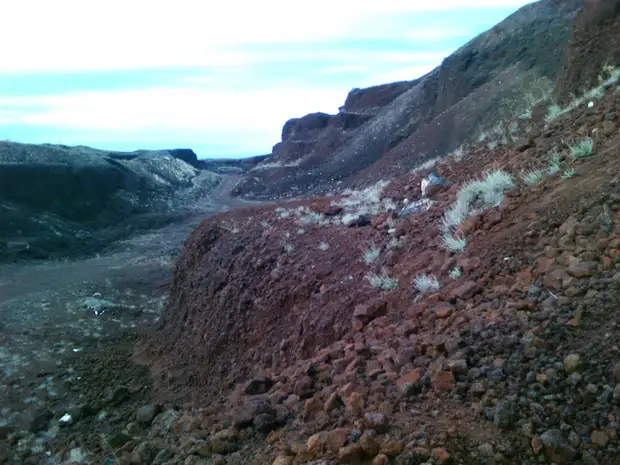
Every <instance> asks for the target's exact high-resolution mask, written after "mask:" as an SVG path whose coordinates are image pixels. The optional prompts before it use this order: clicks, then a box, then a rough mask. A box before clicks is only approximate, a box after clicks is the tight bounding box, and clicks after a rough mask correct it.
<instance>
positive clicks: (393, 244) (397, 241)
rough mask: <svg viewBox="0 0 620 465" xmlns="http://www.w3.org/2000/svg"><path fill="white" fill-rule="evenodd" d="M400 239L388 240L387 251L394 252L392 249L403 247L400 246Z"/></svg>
mask: <svg viewBox="0 0 620 465" xmlns="http://www.w3.org/2000/svg"><path fill="white" fill-rule="evenodd" d="M402 239H403V238H402V237H401V238H398V237H392V238H391V239H390V242H388V245H387V246H388V249H390V250H394V249H398V248H400V247H402V245H403V244H402Z"/></svg>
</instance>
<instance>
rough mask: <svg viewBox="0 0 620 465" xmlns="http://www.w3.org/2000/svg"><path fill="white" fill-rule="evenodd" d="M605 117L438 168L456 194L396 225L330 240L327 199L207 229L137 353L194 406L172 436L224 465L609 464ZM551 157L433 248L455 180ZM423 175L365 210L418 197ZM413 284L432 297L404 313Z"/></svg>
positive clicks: (609, 144) (613, 262)
mask: <svg viewBox="0 0 620 465" xmlns="http://www.w3.org/2000/svg"><path fill="white" fill-rule="evenodd" d="M619 118H620V93H619V92H617V91H615V87H614V88H610V89H608V90H607V93H606V95H605V97H604V98H603V99H601V100H600V101H597V102H596V105H595V106H594V108H591V109H588V108H587V105H585V104H584V105H582V106H581V107H579V108H577V109H576V110H574V111H573V112H571V113H568V114H566V115H564V116H562V117H559V118H558V119H557V120H554V121H553V122H551V123H550V124H549V125H547V126H546V127H545V128H544V129H543V128H540V135H539V136H538V137H537V138H535V139H527V138H526V139H524V140H523V141H522V142H521V143H520V144H517V146H515V147H514V148H512V149H508V148H503V149H500V150H495V151H490V150H488V149H487V148H486V147H479V148H477V149H475V150H473V151H472V152H471V153H469V154H468V155H466V157H465V158H464V160H463V161H461V162H455V161H454V160H451V159H446V161H445V163H442V164H439V165H438V166H437V167H436V171H437V172H438V173H439V174H440V175H441V176H443V177H445V178H447V179H449V180H451V181H454V182H455V183H456V184H455V185H454V186H452V187H451V188H449V189H448V190H443V191H440V192H435V193H434V194H433V195H432V197H431V198H432V200H434V201H435V203H432V205H431V207H430V209H428V211H425V212H422V213H418V214H414V215H413V216H411V217H409V218H408V219H402V218H399V217H397V215H396V214H395V213H379V214H377V215H371V216H369V217H368V219H367V220H365V221H363V222H361V223H360V222H359V221H358V222H357V223H355V222H354V224H355V225H353V226H347V225H345V224H343V223H342V221H333V220H334V218H336V219H340V218H342V216H343V214H345V213H346V211H347V208H346V207H345V210H344V211H341V210H342V209H341V208H339V207H335V206H333V205H332V204H333V203H334V202H333V201H334V200H335V201H336V202H335V203H338V200H339V199H338V198H317V199H309V200H306V201H301V202H296V203H290V204H283V205H281V207H280V210H276V209H274V207H262V208H254V209H245V210H238V211H235V212H233V213H228V214H225V215H219V216H215V217H212V218H209V219H206V220H205V221H204V222H203V223H202V224H201V225H200V227H199V228H198V229H197V230H196V231H195V232H194V233H193V234H192V235H191V236H190V238H189V240H188V242H187V245H186V248H185V249H184V251H183V252H182V254H181V255H180V258H179V261H178V264H177V268H176V271H175V276H174V281H173V284H172V288H171V298H170V303H169V306H168V308H167V309H166V311H165V312H164V314H163V316H162V319H161V324H160V328H159V330H158V331H157V333H156V335H155V339H154V340H153V343H151V344H148V350H146V351H145V352H143V356H144V355H145V354H146V353H148V354H150V357H151V359H150V360H151V363H152V369H153V370H154V372H155V373H156V379H157V385H156V389H157V390H158V392H159V393H160V394H161V395H162V396H164V395H165V396H169V397H165V398H167V399H168V400H171V399H175V400H177V401H181V400H183V401H187V402H193V405H200V406H203V407H205V406H209V407H208V408H206V409H205V410H196V411H194V413H193V414H192V416H191V420H188V421H189V422H190V423H191V422H196V426H195V428H196V431H208V432H209V433H210V434H211V436H210V437H209V438H208V439H206V442H205V443H204V444H206V445H205V447H207V448H208V449H209V451H210V453H211V454H212V455H210V457H213V456H215V457H218V459H219V458H221V459H222V460H223V462H222V463H271V462H273V461H277V463H300V464H301V463H311V461H312V460H315V461H316V460H318V461H316V462H312V463H371V462H372V463H375V464H378V463H385V464H387V463H398V464H419V463H427V462H428V463H464V464H473V463H497V464H500V463H510V464H512V463H515V464H517V463H518V464H527V463H531V464H533V463H541V462H542V463H556V464H572V463H584V464H586V463H600V464H614V463H618V460H619V459H620V444H619V443H618V441H617V433H618V432H620V424H618V423H617V420H616V419H617V418H618V415H620V352H619V349H620V348H619V347H618V346H617V341H618V340H619V339H618V337H619V336H620V326H619V324H620V317H619V316H618V314H617V308H618V303H619V302H618V289H619V288H618V285H619V283H620V281H619V280H620V235H619V233H618V229H617V224H618V221H619V220H620V214H619V213H618V212H619V211H620V195H618V193H617V191H618V188H619V187H620V178H619V177H618V175H617V173H618V168H620V161H619V159H618V155H620V145H619V144H620V135H619V134H618V131H617V124H618V122H619V121H620V119H619ZM592 134H594V135H595V136H594V137H596V139H595V143H594V153H593V155H591V156H590V157H587V158H583V159H573V158H571V156H570V155H569V151H570V150H569V148H568V146H567V144H566V142H567V141H572V140H575V139H578V138H580V137H585V136H588V135H592ZM554 149H556V150H557V151H558V153H561V154H562V155H561V157H560V159H561V160H562V161H560V168H559V169H558V170H557V173H554V174H547V175H545V176H543V178H542V179H541V180H540V181H539V182H537V183H534V184H531V185H530V184H526V183H524V182H523V181H521V180H520V179H519V181H518V182H517V186H516V187H514V188H512V189H510V190H509V191H507V192H506V197H505V199H504V201H503V203H502V204H501V205H500V206H499V207H494V208H489V209H487V210H485V211H484V212H483V213H481V214H479V215H477V216H474V217H471V218H470V219H468V220H466V221H465V222H464V223H463V224H462V226H461V228H460V234H461V235H462V236H463V237H465V238H466V239H467V245H466V247H465V249H464V250H463V251H462V252H459V253H453V252H450V251H448V250H446V248H445V247H444V246H443V241H442V233H441V220H442V217H443V215H444V213H445V211H446V210H447V209H448V207H449V206H450V205H451V204H452V203H453V202H454V201H455V198H456V194H457V192H458V190H459V188H460V187H461V186H463V183H465V182H467V181H469V180H471V179H472V178H475V177H477V176H480V174H481V173H484V171H485V170H487V169H496V168H502V169H504V170H506V171H507V172H509V173H512V174H513V175H514V176H515V178H516V179H518V178H519V173H520V172H521V171H522V170H535V169H544V170H546V169H547V168H548V165H549V163H550V153H551V154H552V153H553V152H552V151H553V150H554ZM571 170H574V173H573V172H572V171H571ZM424 174H426V173H425V172H420V173H418V174H410V175H406V176H403V177H399V178H396V179H394V180H393V181H392V182H391V183H390V184H389V186H387V187H386V188H385V190H384V192H383V197H386V198H391V199H393V200H394V201H395V202H396V203H397V204H400V205H403V199H405V198H407V199H408V201H409V203H413V202H415V201H418V200H420V191H419V185H420V181H421V179H422V177H423V175H424ZM299 207H306V209H305V210H303V212H301V213H295V212H296V211H297V212H299V211H300V208H299ZM312 212H315V213H312ZM287 214H288V215H290V216H288V217H287ZM318 223H321V224H318ZM364 224H365V226H362V225H364ZM373 246H376V247H377V248H378V250H379V252H378V257H377V258H376V260H375V261H374V262H372V263H370V264H367V263H366V262H365V261H364V259H363V253H362V251H363V249H368V248H372V247H373ZM455 269H457V270H458V273H457V272H455V271H454V270H455ZM372 272H375V273H377V274H381V273H383V272H385V273H386V274H387V275H388V276H390V277H394V278H395V279H396V280H397V283H398V284H397V287H396V288H395V289H393V290H390V291H383V292H382V291H380V290H377V289H374V288H373V287H372V286H370V285H369V281H368V280H367V279H366V277H368V275H369V273H372ZM423 273H427V274H429V275H434V276H436V277H437V279H438V281H439V285H440V288H439V289H438V290H436V291H434V292H429V293H427V294H426V295H424V296H421V295H420V292H419V291H416V289H415V287H414V286H413V285H412V280H413V279H414V278H416V277H419V276H420V275H421V274H423ZM228 425H230V426H228ZM221 441H223V442H224V443H225V444H226V447H225V453H223V452H222V451H221V447H222V446H221ZM214 444H215V445H214ZM218 451H219V454H220V455H217V454H218ZM213 454H215V455H213ZM231 454H232V455H231ZM235 454H236V455H235ZM252 457H253V459H252ZM224 461H226V462H224ZM237 461H238V462H237ZM274 463H276V462H274Z"/></svg>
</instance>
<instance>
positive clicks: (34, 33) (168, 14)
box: [0, 0, 528, 73]
mask: <svg viewBox="0 0 620 465" xmlns="http://www.w3.org/2000/svg"><path fill="white" fill-rule="evenodd" d="M524 3H528V2H527V1H523V0H521V1H519V0H443V1H440V2H428V1H427V0H419V1H416V0H409V1H407V0H390V1H384V2H377V1H375V0H372V1H368V0H357V1H352V0H338V1H334V0H315V1H313V2H310V3H305V4H304V3H299V2H296V3H295V2H294V3H291V2H290V0H263V1H261V2H250V1H246V0H243V1H241V0H229V1H226V2H223V1H215V0H210V1H209V0H176V1H175V2H171V1H169V0H148V1H147V0H131V1H127V0H107V1H94V0H89V1H84V0H19V1H5V2H2V4H1V5H0V17H2V18H3V25H2V28H0V44H2V57H1V59H0V73H19V72H37V71H76V70H107V69H143V68H154V67H155V68H156V67H173V66H215V65H219V66H224V65H237V64H247V63H251V62H252V61H253V60H254V59H255V58H254V57H253V56H252V54H250V53H247V52H243V51H240V50H236V49H235V46H238V45H242V44H261V43H262V44H264V43H295V42H327V41H331V40H337V39H355V38H360V37H366V36H365V34H368V35H370V36H371V37H372V35H373V34H372V31H373V30H377V27H379V28H380V27H381V26H378V25H381V24H382V22H381V19H382V18H381V16H382V15H390V14H399V13H404V12H415V11H444V10H449V9H454V8H468V7H489V6H493V7H495V6H502V5H504V6H506V5H507V6H519V5H522V4H524ZM388 29H389V28H388ZM422 31H423V32H421V33H420V34H422V35H424V36H425V37H429V34H434V36H435V37H437V36H438V35H441V34H445V33H454V31H449V30H448V31H446V30H443V31H441V30H437V31H434V32H433V31H429V30H428V29H427V30H424V29H422ZM392 32H393V31H392ZM408 34H410V35H411V34H414V35H416V34H417V33H415V31H414V32H413V33H411V32H409V33H408ZM418 36H419V35H418ZM9 44H10V45H9Z"/></svg>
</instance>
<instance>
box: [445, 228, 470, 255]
mask: <svg viewBox="0 0 620 465" xmlns="http://www.w3.org/2000/svg"><path fill="white" fill-rule="evenodd" d="M443 244H444V246H445V247H446V249H448V250H449V251H450V252H461V251H463V250H465V247H467V239H465V238H464V237H460V238H457V237H454V236H453V235H452V234H450V233H446V234H444V236H443Z"/></svg>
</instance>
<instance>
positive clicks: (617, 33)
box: [556, 0, 620, 99]
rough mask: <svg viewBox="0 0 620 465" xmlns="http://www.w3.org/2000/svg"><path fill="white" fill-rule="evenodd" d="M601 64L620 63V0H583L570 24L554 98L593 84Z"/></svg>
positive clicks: (581, 90)
mask: <svg viewBox="0 0 620 465" xmlns="http://www.w3.org/2000/svg"><path fill="white" fill-rule="evenodd" d="M605 65H612V66H618V65H620V0H586V2H585V5H584V7H583V10H582V11H581V12H580V13H579V15H578V16H577V19H576V20H575V24H574V26H573V36H572V38H571V40H570V43H569V47H568V53H567V55H566V62H565V64H564V69H563V72H562V75H561V77H560V79H559V81H558V85H557V88H556V95H557V97H558V98H560V99H562V98H566V97H567V96H568V95H569V94H570V93H581V92H583V91H585V90H588V89H590V88H591V87H593V86H595V85H597V84H598V76H599V75H600V73H601V69H602V68H603V66H605Z"/></svg>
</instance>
